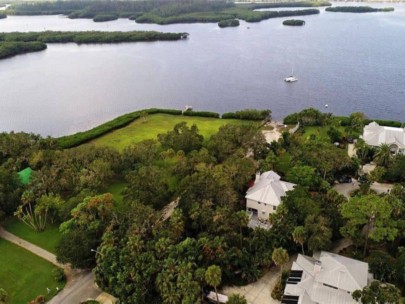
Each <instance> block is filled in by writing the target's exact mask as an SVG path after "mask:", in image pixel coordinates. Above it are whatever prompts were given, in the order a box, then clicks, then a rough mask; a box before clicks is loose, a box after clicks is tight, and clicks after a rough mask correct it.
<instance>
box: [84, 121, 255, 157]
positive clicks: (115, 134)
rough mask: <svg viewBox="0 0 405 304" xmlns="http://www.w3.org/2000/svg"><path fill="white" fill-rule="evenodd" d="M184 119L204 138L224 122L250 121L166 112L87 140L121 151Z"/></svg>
mask: <svg viewBox="0 0 405 304" xmlns="http://www.w3.org/2000/svg"><path fill="white" fill-rule="evenodd" d="M182 121H185V122H186V123H187V125H188V126H191V125H193V124H195V125H197V127H198V130H199V131H200V134H201V135H203V136H204V138H205V139H207V138H209V137H210V136H211V135H213V134H215V133H216V132H217V131H218V129H219V128H220V127H221V126H224V125H226V124H237V125H242V124H249V123H252V122H251V121H244V120H238V119H219V118H208V117H194V116H177V115H168V114H153V115H148V116H147V117H146V119H143V118H140V119H137V120H135V121H134V122H132V123H130V124H129V125H128V126H126V127H124V128H121V129H117V130H114V131H112V132H110V133H107V134H105V135H103V136H101V137H99V138H96V139H94V140H92V141H90V142H89V144H93V145H95V146H108V147H113V148H116V149H118V150H120V151H122V150H123V149H124V148H125V147H128V146H129V145H131V144H133V143H137V142H140V141H142V140H145V139H155V138H157V135H158V134H161V133H166V132H167V131H170V130H172V129H173V127H174V126H175V125H176V124H178V123H180V122H182Z"/></svg>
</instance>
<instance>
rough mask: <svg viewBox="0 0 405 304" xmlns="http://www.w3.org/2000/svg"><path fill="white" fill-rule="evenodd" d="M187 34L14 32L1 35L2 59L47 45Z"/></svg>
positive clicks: (163, 38) (158, 38)
mask: <svg viewBox="0 0 405 304" xmlns="http://www.w3.org/2000/svg"><path fill="white" fill-rule="evenodd" d="M187 36H188V34H187V33H161V32H154V31H148V32H146V31H131V32H96V31H89V32H52V31H47V32H28V33H21V32H12V33H0V59H4V58H7V57H11V56H15V55H18V54H23V53H29V52H37V51H41V50H44V49H46V44H47V43H72V42H73V43H77V44H86V43H121V42H142V41H143V42H145V41H174V40H180V39H183V38H187Z"/></svg>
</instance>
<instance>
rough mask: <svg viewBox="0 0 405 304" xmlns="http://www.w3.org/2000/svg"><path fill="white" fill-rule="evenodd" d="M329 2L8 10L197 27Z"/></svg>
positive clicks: (74, 4) (80, 4)
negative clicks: (272, 9)
mask: <svg viewBox="0 0 405 304" xmlns="http://www.w3.org/2000/svg"><path fill="white" fill-rule="evenodd" d="M330 5H331V4H330V3H329V2H326V1H315V2H312V1H311V2H309V1H302V2H296V3H269V4H243V5H237V4H235V3H231V2H226V1H207V0H187V1H183V2H181V3H179V2H175V1H172V0H170V1H66V2H65V1H56V2H35V3H20V4H15V5H12V6H11V7H9V8H8V9H7V10H6V13H7V14H9V15H56V14H63V15H66V16H68V17H69V18H72V19H75V18H88V19H93V20H94V21H96V22H101V21H109V20H115V19H117V18H129V19H131V20H135V21H136V22H137V23H157V24H172V23H195V22H220V21H223V20H230V19H242V20H245V21H247V22H259V21H261V20H265V19H269V18H276V17H287V16H302V15H311V14H319V10H317V9H304V10H294V11H255V10H256V9H261V8H282V7H308V8H313V7H320V6H330Z"/></svg>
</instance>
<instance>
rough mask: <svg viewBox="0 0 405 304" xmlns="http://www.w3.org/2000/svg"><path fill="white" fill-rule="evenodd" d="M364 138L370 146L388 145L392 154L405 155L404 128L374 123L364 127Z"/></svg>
mask: <svg viewBox="0 0 405 304" xmlns="http://www.w3.org/2000/svg"><path fill="white" fill-rule="evenodd" d="M362 138H363V140H364V141H365V142H366V144H368V145H369V146H374V147H378V146H380V145H381V144H387V145H389V146H390V149H391V152H392V153H394V154H397V153H401V154H404V153H405V129H404V128H394V127H384V126H380V125H379V124H378V123H376V122H375V121H374V122H371V123H369V124H368V125H367V126H365V127H364V129H363V136H362Z"/></svg>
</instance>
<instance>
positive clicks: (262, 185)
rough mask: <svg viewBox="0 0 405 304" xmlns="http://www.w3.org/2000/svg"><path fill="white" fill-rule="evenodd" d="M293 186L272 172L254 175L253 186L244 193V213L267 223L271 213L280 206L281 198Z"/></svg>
mask: <svg viewBox="0 0 405 304" xmlns="http://www.w3.org/2000/svg"><path fill="white" fill-rule="evenodd" d="M294 186H295V184H292V183H288V182H284V181H282V180H280V176H279V175H278V174H277V173H275V172H274V171H267V172H264V173H263V174H261V175H260V173H258V174H257V175H256V180H255V183H254V185H253V186H252V187H251V188H249V190H248V191H247V193H246V196H245V198H246V211H248V212H249V213H250V214H251V215H252V216H253V217H255V218H257V219H258V220H260V221H267V220H268V219H269V215H270V214H271V213H274V212H276V209H277V207H278V206H279V205H280V204H281V198H282V197H283V196H285V195H286V192H287V191H290V190H292V189H293V188H294Z"/></svg>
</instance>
